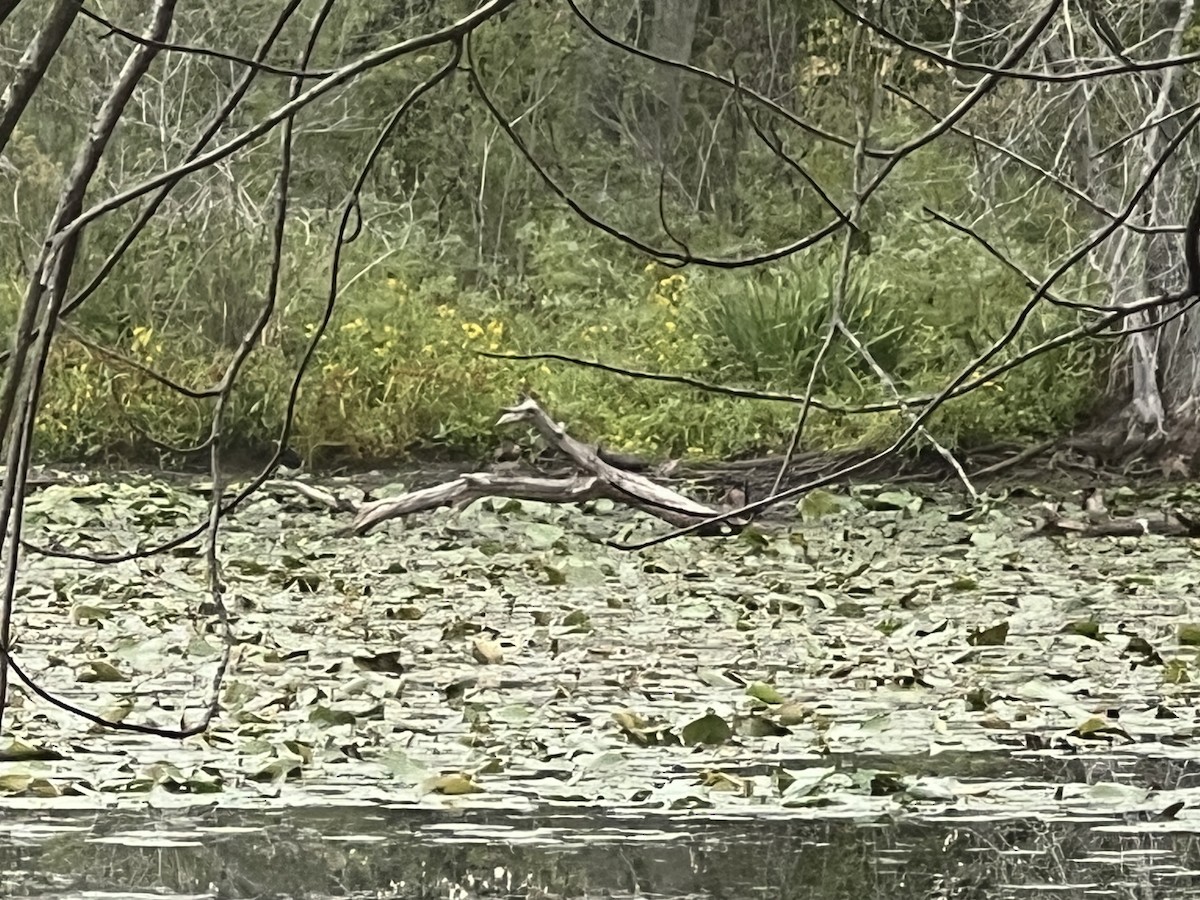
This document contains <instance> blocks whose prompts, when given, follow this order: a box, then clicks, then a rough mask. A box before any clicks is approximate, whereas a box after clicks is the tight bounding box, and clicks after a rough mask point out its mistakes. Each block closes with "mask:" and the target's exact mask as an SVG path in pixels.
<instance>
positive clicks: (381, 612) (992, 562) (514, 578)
mask: <svg viewBox="0 0 1200 900" xmlns="http://www.w3.org/2000/svg"><path fill="white" fill-rule="evenodd" d="M205 501H206V498H205V496H204V492H203V491H202V490H191V489H189V488H188V487H187V486H182V485H178V484H170V483H167V482H164V481H156V480H153V479H142V480H132V481H129V482H125V483H120V484H96V485H84V486H63V487H51V488H48V489H46V490H44V491H42V492H40V493H38V494H36V495H34V496H33V497H32V498H31V499H30V501H29V508H28V512H27V519H28V521H29V523H30V537H31V538H32V539H33V540H34V541H35V542H37V543H41V544H54V545H58V546H62V547H67V548H71V549H76V550H86V551H89V552H116V551H123V550H129V549H131V548H134V547H137V546H145V545H146V544H147V543H148V542H149V541H151V540H155V539H164V538H167V537H170V536H172V535H173V533H174V531H175V530H176V529H179V528H181V527H184V526H185V525H186V524H188V523H190V522H192V521H196V520H197V519H198V518H199V517H200V516H201V515H203V513H204V509H205ZM1021 517H1022V510H1021V508H1020V507H1019V506H1016V505H1014V504H1011V503H994V504H992V505H991V506H989V507H988V508H986V509H980V510H975V511H963V510H961V509H959V508H958V506H957V505H956V504H955V503H954V501H953V500H952V499H951V498H948V497H944V496H939V495H938V494H936V493H935V492H919V491H913V490H898V489H894V488H888V487H886V486H875V487H873V486H860V487H858V488H856V489H854V490H853V491H851V492H849V493H834V492H828V491H823V492H819V493H816V492H814V494H813V495H810V496H809V497H807V498H805V500H804V501H802V502H801V504H800V506H799V515H798V516H797V517H796V518H795V519H793V520H789V521H787V522H782V521H777V520H776V521H767V522H765V523H762V524H760V525H758V526H756V527H755V528H754V529H753V530H751V531H749V532H748V533H747V534H745V535H743V536H741V537H739V538H737V539H730V540H712V539H684V540H681V541H676V542H673V543H670V544H667V545H664V546H658V547H655V548H653V549H651V550H649V551H647V552H645V553H644V554H640V555H632V554H626V553H622V552H620V551H616V550H611V549H609V548H607V547H606V546H605V545H604V544H603V540H604V539H606V538H608V537H610V536H611V535H613V534H615V533H617V532H629V533H632V532H634V531H638V530H641V531H647V532H648V531H649V530H650V529H652V528H655V527H657V526H656V524H655V523H653V522H652V521H650V520H649V519H646V518H644V517H641V516H637V515H633V514H630V513H628V512H627V511H624V510H620V509H615V508H613V507H612V506H611V505H606V506H600V505H592V506H590V507H588V508H587V509H579V508H575V507H564V506H550V505H544V504H539V503H532V502H520V503H518V502H515V501H513V502H504V503H497V502H495V501H481V502H478V503H475V504H473V505H472V506H471V507H469V508H467V509H466V510H463V511H459V512H455V513H451V512H444V513H438V514H435V515H430V516H427V517H424V518H421V519H419V520H418V519H414V520H412V521H409V522H407V523H405V524H404V525H403V526H401V525H398V524H393V525H392V526H391V527H389V528H386V529H381V530H380V531H379V532H378V533H376V534H373V535H371V536H369V537H366V538H358V539H350V538H337V537H334V536H332V532H333V531H334V523H332V522H331V520H330V519H329V518H328V516H327V515H326V514H324V513H323V512H314V511H311V510H307V509H305V508H304V507H303V506H300V505H297V504H296V502H295V500H294V498H290V497H287V496H284V495H282V494H280V495H278V496H272V495H270V494H264V495H263V496H261V497H259V498H257V499H256V500H254V501H252V502H250V503H249V504H248V505H247V506H246V507H245V508H244V509H243V510H242V511H241V512H240V513H239V514H238V516H237V517H236V518H234V519H233V520H231V521H229V522H228V523H227V524H226V525H225V527H224V529H223V532H222V548H221V552H222V556H223V559H224V560H225V577H226V581H227V582H228V585H229V595H228V600H229V608H230V614H231V621H232V626H233V629H234V632H235V634H236V637H237V640H238V647H237V654H236V661H235V665H234V666H233V667H232V669H231V671H230V673H229V675H228V677H227V679H226V681H225V684H224V685H223V687H222V693H221V703H222V711H221V715H220V716H219V718H218V719H217V720H216V722H215V723H214V725H213V727H212V728H211V729H210V730H209V732H208V733H206V734H204V735H201V736H197V737H195V738H192V739H189V740H187V741H184V742H182V743H173V742H169V741H164V740H158V739H152V738H147V737H143V736H139V735H132V734H112V733H107V732H103V731H101V730H98V729H92V728H89V727H86V723H83V722H82V721H80V720H78V719H75V718H73V717H71V716H70V715H69V714H67V713H64V712H62V711H60V710H56V709H54V708H52V707H48V706H46V705H45V704H43V703H41V702H40V701H38V700H37V699H36V698H33V697H30V696H26V695H24V693H23V691H22V690H21V689H17V690H16V692H15V694H16V700H15V702H14V704H13V709H12V710H11V712H10V714H9V719H8V722H7V724H8V727H9V728H10V729H11V733H12V734H14V735H16V736H17V738H16V739H11V740H10V741H9V742H8V749H7V752H4V748H2V747H0V795H3V796H4V800H5V803H6V804H9V805H15V806H26V807H30V808H34V809H44V808H52V807H60V806H61V807H64V808H77V807H105V806H109V807H111V806H117V807H133V808H137V807H139V806H144V805H147V804H149V805H151V806H156V807H178V806H189V805H195V804H202V805H211V804H212V803H214V802H215V803H217V804H220V805H221V806H223V807H230V808H237V807H255V808H260V807H262V806H263V805H264V804H267V805H275V806H282V807H288V806H306V805H314V804H326V803H371V804H377V805H380V806H386V807H393V808H421V807H431V808H442V807H445V806H446V805H452V806H454V807H464V806H465V807H468V808H472V807H474V808H482V809H488V808H492V809H502V810H506V811H513V810H521V809H534V808H541V807H546V806H554V805H569V806H581V805H582V806H592V807H601V808H608V809H625V808H629V809H636V810H665V811H670V812H672V813H673V814H677V815H689V814H692V813H702V812H703V811H705V810H712V809H720V810H721V811H722V812H723V814H726V815H738V816H768V815H778V814H785V813H787V812H788V811H796V810H800V809H808V810H812V811H813V812H814V814H819V815H822V816H839V817H840V816H853V817H866V818H870V817H873V816H879V815H885V814H886V815H909V816H927V817H937V816H939V815H942V814H945V813H946V812H947V811H954V812H955V813H956V814H959V815H962V814H967V813H971V814H979V815H985V816H989V817H993V818H1004V817H1009V816H1030V815H1034V816H1040V817H1045V818H1054V817H1061V816H1068V817H1069V816H1072V815H1086V816H1095V815H1096V814H1097V813H1102V814H1103V815H1105V816H1108V817H1109V819H1106V820H1104V821H1110V824H1113V825H1120V826H1121V827H1123V828H1129V827H1134V826H1136V825H1137V824H1138V823H1139V822H1144V823H1145V824H1148V825H1151V824H1156V823H1157V822H1158V820H1156V819H1154V816H1155V815H1158V814H1160V813H1161V811H1162V810H1164V809H1167V808H1170V807H1172V805H1173V804H1182V805H1181V806H1179V807H1178V809H1177V810H1176V812H1175V813H1174V814H1173V815H1172V816H1171V817H1170V823H1171V824H1172V827H1176V828H1178V827H1182V825H1181V823H1182V824H1183V825H1185V824H1186V823H1188V822H1192V821H1196V819H1195V818H1194V817H1193V814H1192V812H1191V810H1192V809H1194V808H1195V806H1196V804H1197V803H1200V795H1198V794H1197V790H1198V789H1195V788H1191V787H1190V786H1189V785H1190V784H1191V783H1192V782H1194V780H1195V779H1194V774H1195V773H1194V772H1193V771H1192V770H1191V769H1190V768H1189V767H1188V766H1187V765H1186V764H1181V763H1179V762H1178V761H1179V760H1182V759H1187V758H1188V755H1189V754H1191V753H1194V744H1195V738H1194V735H1193V732H1194V731H1195V730H1196V714H1195V712H1194V708H1195V689H1194V688H1193V687H1192V684H1191V673H1192V671H1193V670H1194V669H1195V667H1196V664H1197V663H1196V658H1197V652H1198V651H1197V649H1196V644H1197V640H1196V638H1195V635H1194V632H1195V631H1196V626H1195V625H1194V624H1191V623H1193V622H1195V621H1200V615H1198V614H1197V613H1198V612H1200V611H1198V610H1197V609H1196V608H1195V601H1193V600H1192V598H1193V597H1195V596H1196V592H1195V588H1196V585H1197V581H1200V568H1198V567H1197V566H1196V565H1195V562H1196V556H1197V547H1196V546H1195V545H1194V543H1192V542H1186V541H1178V540H1175V541H1169V540H1166V539H1162V538H1156V537H1153V536H1149V537H1144V538H1139V539H1126V538H1117V539H1111V540H1094V541H1083V540H1081V541H1059V540H1050V539H1047V540H1034V541H1028V540H1022V539H1021V534H1022V532H1023V529H1024V526H1023V524H1022V522H1021ZM206 596H207V595H206V585H205V572H204V569H203V559H202V558H201V555H200V554H199V553H197V552H194V551H190V550H182V551H180V552H176V553H172V554H169V555H164V556H159V557H155V558H152V559H147V560H139V561H136V562H128V563H122V564H119V565H116V566H110V567H103V568H98V567H93V566H88V565H84V564H80V563H75V562H69V561H63V560H57V559H48V558H44V557H40V556H38V555H36V554H30V555H29V556H28V557H27V558H26V560H25V562H24V564H23V568H22V588H21V595H20V597H19V602H18V619H17V622H16V635H17V638H18V645H17V652H18V654H19V659H20V660H21V661H22V663H23V665H24V666H25V667H26V669H27V671H29V672H30V674H31V675H32V676H33V677H34V678H36V679H37V680H38V682H39V684H40V685H42V686H43V687H44V688H46V689H47V690H49V691H51V692H52V693H54V694H56V695H58V696H60V697H62V698H63V699H66V700H69V701H70V702H72V703H78V704H81V705H83V706H85V707H86V708H88V709H89V710H92V711H96V712H101V713H103V714H105V715H107V716H110V717H113V718H115V719H126V720H128V721H136V722H141V723H147V724H155V725H159V726H162V727H178V726H179V725H180V724H181V722H183V721H190V718H189V717H195V716H197V715H198V714H199V710H200V707H201V705H202V703H203V698H204V696H205V694H204V692H205V690H206V689H207V687H208V685H209V683H210V681H211V678H212V675H213V672H214V667H215V666H216V664H217V659H218V657H219V651H220V641H221V637H220V632H219V630H218V629H217V627H216V623H215V621H214V617H213V611H212V610H208V609H206V607H205V600H206ZM1079 759H1088V760H1092V761H1094V763H1095V764H1096V766H1097V767H1098V768H1096V769H1094V770H1093V771H1092V774H1080V771H1078V770H1077V769H1075V768H1072V767H1071V765H1070V764H1071V763H1072V762H1073V761H1076V760H1079ZM1164 766H1165V768H1164ZM1171 766H1174V768H1171ZM1193 768H1195V767H1193ZM1095 772H1102V773H1103V774H1102V775H1100V776H1097V775H1096V774H1095ZM1163 772H1167V773H1168V774H1169V773H1171V772H1174V773H1175V774H1174V775H1170V777H1166V778H1165V781H1164V777H1165V776H1164V775H1163ZM1130 815H1134V816H1135V818H1136V816H1138V815H1140V816H1141V819H1138V820H1137V821H1135V822H1133V823H1132V824H1131V822H1130V821H1129V820H1128V817H1129V816H1130ZM1113 817H1116V818H1113ZM1158 827H1161V823H1159V824H1158Z"/></svg>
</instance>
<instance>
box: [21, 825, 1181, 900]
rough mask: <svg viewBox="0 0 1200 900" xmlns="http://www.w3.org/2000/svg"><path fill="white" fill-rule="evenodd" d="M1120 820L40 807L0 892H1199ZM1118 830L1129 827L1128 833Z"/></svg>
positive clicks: (1165, 848)
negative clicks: (53, 810)
mask: <svg viewBox="0 0 1200 900" xmlns="http://www.w3.org/2000/svg"><path fill="white" fill-rule="evenodd" d="M1137 824H1138V823H1136V822H1133V823H1130V822H1126V821H1125V820H1124V819H1123V818H1122V817H1120V816H1116V817H1095V818H1092V819H1091V820H1090V821H1088V820H1072V819H1071V818H1069V817H1064V818H1062V819H1059V820H1057V821H1054V820H1044V819H1033V818H1021V817H1017V818H1011V819H1002V820H999V821H997V820H996V819H995V817H991V816H987V817H980V816H971V815H961V814H953V813H947V814H945V815H942V816H937V817H932V818H925V817H921V816H919V815H918V816H912V817H907V816H906V817H898V818H895V819H890V818H885V819H882V820H875V821H870V820H849V821H847V820H845V819H842V818H840V817H836V816H831V817H821V816H808V817H804V818H797V817H786V816H782V817H778V816H758V817H726V816H722V815H713V816H710V817H687V818H685V819H684V820H682V821H681V820H680V819H678V818H676V817H672V816H669V815H663V814H662V813H658V812H654V811H645V812H632V811H630V812H625V813H619V814H618V813H607V814H606V813H597V812H593V811H588V810H582V809H581V810H570V809H558V810H551V809H548V810H546V811H545V812H543V813H541V814H537V815H506V814H504V813H500V812H483V811H471V810H464V811H462V812H460V813H458V814H444V813H443V814H436V813H430V812H424V811H422V812H414V811H411V810H393V809H387V808H373V807H323V808H317V809H311V808H310V809H304V810H291V811H283V810H281V811H278V812H277V813H274V814H264V813H253V812H250V813H247V812H239V811H223V810H221V809H220V808H219V807H212V808H208V809H205V810H192V811H189V812H188V813H186V814H180V813H178V812H176V813H152V814H148V813H146V812H144V811H141V812H128V813H100V814H94V813H93V814H87V815H83V814H69V813H58V814H41V815H37V816H21V817H19V818H18V817H13V818H6V821H5V822H4V827H3V830H0V883H2V884H3V888H4V893H5V896H15V897H46V898H49V897H58V898H85V897H86V898H100V897H114V898H116V897H137V896H156V897H162V896H168V897H176V898H184V897H200V896H203V897H264V896H265V897H279V896H285V897H404V898H409V897H413V898H416V897H422V898H424V897H456V898H469V897H497V898H499V897H511V898H529V897H537V898H542V897H610V898H611V897H662V898H692V897H729V898H735V897H736V898H741V897H747V898H749V897H776V898H812V900H859V898H873V897H881V898H882V897H891V898H896V897H958V898H980V900H983V898H1005V897H1031V896H1034V897H1037V896H1046V897H1050V896H1053V897H1067V898H1101V897H1114V898H1147V897H1189V896H1200V882H1198V881H1197V878H1198V876H1200V871H1198V870H1197V867H1198V866H1200V848H1198V847H1197V842H1196V838H1195V835H1194V834H1192V833H1191V832H1190V831H1188V830H1146V829H1139V828H1138V827H1137ZM1130 826H1132V827H1130Z"/></svg>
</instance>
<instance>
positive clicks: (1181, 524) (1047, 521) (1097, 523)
mask: <svg viewBox="0 0 1200 900" xmlns="http://www.w3.org/2000/svg"><path fill="white" fill-rule="evenodd" d="M1038 512H1039V515H1038V523H1037V525H1036V526H1035V527H1034V528H1033V529H1031V530H1030V531H1028V532H1026V534H1025V537H1026V538H1033V537H1047V536H1052V535H1060V536H1061V535H1074V536H1075V537H1091V538H1096V537H1142V536H1144V535H1148V534H1157V535H1162V536H1163V537H1185V538H1195V537H1200V521H1196V520H1195V519H1192V518H1191V517H1189V516H1188V515H1186V514H1185V513H1183V512H1182V511H1181V510H1170V511H1163V512H1161V513H1158V514H1154V515H1146V516H1109V515H1107V514H1106V513H1102V514H1098V515H1097V514H1093V515H1085V517H1082V518H1067V517H1064V516H1062V515H1060V514H1059V512H1058V510H1057V509H1055V508H1054V507H1053V506H1050V505H1048V504H1047V505H1046V506H1044V507H1043V508H1042V509H1040V510H1039V511H1038Z"/></svg>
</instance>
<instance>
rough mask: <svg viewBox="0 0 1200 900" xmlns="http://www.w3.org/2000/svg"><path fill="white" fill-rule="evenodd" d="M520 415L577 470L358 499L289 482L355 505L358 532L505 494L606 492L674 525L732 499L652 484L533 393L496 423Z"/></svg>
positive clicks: (720, 527) (713, 529) (732, 522)
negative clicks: (574, 432)
mask: <svg viewBox="0 0 1200 900" xmlns="http://www.w3.org/2000/svg"><path fill="white" fill-rule="evenodd" d="M518 423H525V424H529V425H532V426H533V427H534V429H536V430H537V432H538V433H539V434H540V435H541V436H542V438H543V439H544V440H545V441H546V443H547V444H549V445H550V446H552V447H554V448H555V449H557V450H558V451H559V452H560V453H562V454H563V455H564V456H566V457H567V458H568V459H569V460H570V461H571V462H572V463H574V465H575V466H576V468H578V469H579V470H580V472H578V473H576V474H573V475H568V476H563V477H544V476H526V475H509V474H498V473H493V472H470V473H465V474H462V475H459V476H458V477H457V478H454V479H453V480H451V481H446V482H443V483H442V484H436V485H433V486H431V487H427V488H422V489H421V490H417V491H409V492H408V493H406V494H402V495H401V496H399V497H388V498H386V499H383V500H373V501H370V502H367V503H359V504H355V503H353V502H351V501H347V500H345V499H343V498H339V497H334V496H333V495H331V494H328V493H326V492H325V491H322V490H320V489H318V488H314V487H312V486H311V485H301V484H299V483H291V485H290V486H291V487H293V488H294V489H295V490H297V491H298V492H299V493H301V494H303V495H304V496H306V497H308V498H309V499H311V500H314V501H316V502H319V503H322V504H324V505H326V506H329V507H330V508H331V509H333V510H335V511H338V512H342V511H353V512H354V514H355V515H354V520H353V522H351V524H350V526H349V527H348V528H347V529H346V530H347V532H348V533H350V534H354V535H363V534H366V533H368V532H369V531H370V530H371V529H372V528H374V527H375V526H377V525H379V524H380V523H382V522H386V521H387V520H388V519H395V518H399V517H402V516H408V515H412V514H413V513H417V512H423V511H425V510H430V509H437V508H438V507H442V506H450V507H455V508H462V507H464V506H466V505H467V504H469V503H471V502H472V501H475V500H479V499H481V498H483V497H505V498H510V499H515V500H537V501H541V502H543V503H579V502H582V501H584V500H598V499H601V498H606V499H609V500H612V501H614V502H616V503H623V504H625V505H627V506H632V507H634V508H635V509H640V510H642V511H643V512H646V513H648V514H650V515H652V516H655V517H656V518H659V519H661V520H663V521H664V522H667V523H668V524H670V525H673V526H675V527H686V526H689V525H695V524H696V523H697V522H702V521H704V520H706V519H711V518H714V517H716V516H720V515H722V514H724V513H725V512H727V511H728V509H729V508H730V507H724V506H722V507H721V508H717V507H712V506H706V505H704V504H703V503H698V502H696V501H695V500H692V499H691V498H689V497H685V496H684V495H683V494H680V493H679V492H677V491H673V490H671V489H670V488H667V487H664V486H663V485H660V484H656V483H655V482H653V481H651V480H650V479H649V478H646V477H645V476H643V475H639V474H637V473H634V472H630V471H628V470H626V469H622V468H620V467H618V466H616V465H613V464H611V463H609V462H607V461H605V460H604V459H603V458H601V452H600V451H599V450H598V449H597V448H596V447H594V446H591V445H589V444H584V443H582V442H581V441H577V440H575V438H573V437H571V436H570V435H569V434H567V432H566V430H565V429H564V428H563V426H562V425H560V424H558V423H557V422H554V421H553V420H552V419H551V418H550V416H549V415H547V414H546V411H545V410H544V409H542V407H541V406H540V405H539V404H538V403H537V401H536V400H533V399H532V398H526V399H525V400H523V401H522V402H521V403H519V404H518V405H517V406H513V407H509V408H508V409H506V410H504V414H503V415H501V416H500V418H499V420H498V421H497V425H512V424H518ZM747 521H748V520H746V519H744V518H730V519H727V520H724V521H721V522H716V523H713V524H712V525H709V526H707V527H705V528H704V529H702V530H701V531H700V532H699V533H700V534H706V535H727V534H736V533H737V532H738V531H740V530H741V529H742V528H743V527H745V525H746V524H747Z"/></svg>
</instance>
